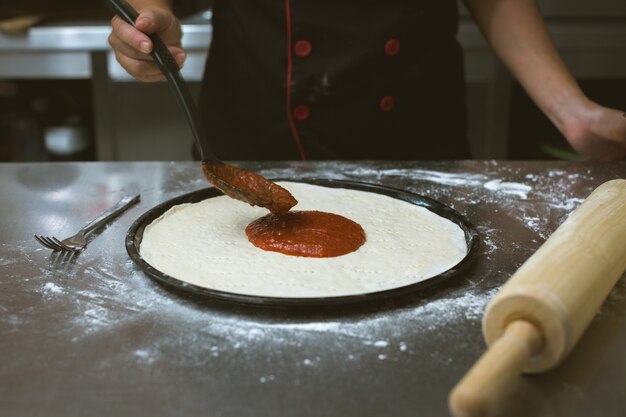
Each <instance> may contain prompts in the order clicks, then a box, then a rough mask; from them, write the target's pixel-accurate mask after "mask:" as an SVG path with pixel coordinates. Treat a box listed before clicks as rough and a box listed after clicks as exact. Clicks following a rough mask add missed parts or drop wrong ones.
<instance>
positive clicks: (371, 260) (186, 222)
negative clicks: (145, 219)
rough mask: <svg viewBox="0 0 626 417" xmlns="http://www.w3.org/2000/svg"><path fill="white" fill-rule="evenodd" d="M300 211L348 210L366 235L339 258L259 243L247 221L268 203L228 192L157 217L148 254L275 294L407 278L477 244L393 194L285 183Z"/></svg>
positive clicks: (228, 288)
mask: <svg viewBox="0 0 626 417" xmlns="http://www.w3.org/2000/svg"><path fill="white" fill-rule="evenodd" d="M279 184H280V185H281V186H283V187H285V188H286V189H288V190H289V191H290V192H291V193H292V194H293V195H294V197H295V198H296V199H297V200H298V202H299V203H298V205H297V206H296V207H295V208H294V209H297V210H320V211H327V212H331V213H336V214H340V215H342V216H345V217H347V218H349V219H351V220H354V221H355V222H357V223H359V224H360V225H361V226H362V227H363V229H364V230H365V234H366V238H367V240H366V242H365V244H363V246H361V247H360V248H359V249H358V250H357V251H355V252H352V253H349V254H347V255H343V256H338V257H336V258H305V257H296V256H289V255H284V254H281V253H277V252H268V251H264V250H261V249H259V248H257V247H255V246H254V245H252V244H251V243H250V242H249V241H248V240H247V237H246V234H245V231H244V230H245V228H246V226H247V225H248V224H249V223H250V222H251V221H253V220H255V219H257V218H259V217H261V216H263V215H265V214H267V210H265V209H262V208H258V207H251V206H249V205H247V204H245V203H242V202H240V201H236V200H233V199H232V198H229V197H226V196H219V197H214V198H209V199H207V200H204V201H201V202H199V203H194V204H181V205H178V206H175V207H172V208H171V209H170V210H168V211H167V212H166V213H164V214H163V215H162V216H161V217H159V218H158V219H156V220H154V221H153V222H152V223H151V224H149V225H148V226H147V227H146V229H145V231H144V234H143V239H142V241H141V246H140V253H141V255H142V256H143V258H144V259H145V260H146V261H147V262H148V263H149V264H150V265H152V266H153V267H155V268H156V269H158V270H160V271H161V272H164V273H166V274H168V275H170V276H172V277H174V278H177V279H179V280H181V281H185V282H188V283H191V284H194V285H197V286H201V287H206V288H210V289H214V290H219V291H225V292H231V293H237V294H246V295H256V296H266V297H289V298H311V297H334V296H346V295H354V294H363V293H371V292H376V291H382V290H387V289H392V288H398V287H403V286H406V285H409V284H413V283H417V282H419V281H423V280H425V279H427V278H430V277H432V276H435V275H438V274H440V273H441V272H444V271H446V270H448V269H450V268H451V267H453V266H454V265H456V264H457V263H458V262H460V261H461V260H462V259H463V258H464V257H465V255H466V253H467V250H468V249H467V245H466V242H465V235H464V232H463V230H462V229H461V228H460V227H459V226H457V225H456V224H455V223H453V222H451V221H450V220H448V219H445V218H443V217H440V216H438V215H436V214H434V213H433V212H431V211H429V210H427V209H425V208H423V207H419V206H416V205H414V204H410V203H407V202H405V201H401V200H397V199H394V198H391V197H388V196H384V195H380V194H376V193H370V192H365V191H357V190H350V189H339V188H328V187H321V186H316V185H310V184H304V183H295V182H281V183H279Z"/></svg>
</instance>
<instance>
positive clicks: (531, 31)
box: [464, 0, 587, 130]
mask: <svg viewBox="0 0 626 417" xmlns="http://www.w3.org/2000/svg"><path fill="white" fill-rule="evenodd" d="M464 1H465V4H466V6H467V7H468V9H469V10H470V12H471V13H472V16H473V17H474V19H475V20H476V23H477V24H478V26H479V27H480V29H481V31H482V33H483V35H484V36H485V38H486V39H487V41H488V42H489V44H490V45H491V47H492V48H493V50H494V52H495V53H496V54H497V55H498V57H499V58H500V59H501V60H502V62H503V63H504V64H505V65H506V66H507V67H508V68H509V70H510V71H511V72H512V73H513V75H514V76H515V77H516V78H517V80H518V81H519V82H520V84H521V85H522V86H523V87H524V89H525V90H526V92H527V93H528V94H529V96H530V97H531V98H532V99H533V100H534V101H535V103H536V104H537V105H538V106H539V107H540V108H541V110H542V111H543V112H544V113H545V114H546V116H548V117H549V118H550V119H551V120H552V122H553V123H554V124H555V125H556V126H557V127H558V128H559V129H561V130H562V129H563V127H564V126H565V125H566V124H567V121H568V120H567V119H568V118H569V117H573V116H572V114H573V112H572V111H570V110H571V106H572V105H580V104H581V103H584V102H585V101H586V100H587V99H586V96H585V95H584V94H583V92H582V91H581V89H580V87H579V86H578V84H577V83H576V80H575V79H574V77H573V76H572V75H571V73H570V72H569V71H568V69H567V68H566V67H565V64H564V63H563V61H562V59H561V58H560V57H559V55H558V52H557V50H556V48H555V46H554V43H553V42H552V39H551V38H550V35H549V34H548V31H547V29H546V26H545V23H544V21H543V18H542V16H541V14H540V12H539V9H538V7H537V4H536V2H535V1H534V0H464Z"/></svg>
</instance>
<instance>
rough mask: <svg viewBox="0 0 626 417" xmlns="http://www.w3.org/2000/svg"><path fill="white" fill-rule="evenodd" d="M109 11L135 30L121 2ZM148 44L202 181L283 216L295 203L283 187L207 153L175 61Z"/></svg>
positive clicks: (114, 0)
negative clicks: (191, 143)
mask: <svg viewBox="0 0 626 417" xmlns="http://www.w3.org/2000/svg"><path fill="white" fill-rule="evenodd" d="M107 1H108V4H109V6H110V7H111V8H112V9H113V11H114V12H115V13H116V14H117V15H118V16H119V17H121V18H122V19H124V20H125V21H126V22H128V23H130V24H131V25H133V26H135V21H136V20H137V17H138V16H139V13H137V11H136V10H135V9H134V8H133V7H132V6H131V5H130V4H128V3H127V2H126V1H125V0H107ZM147 35H148V37H149V38H150V40H151V41H152V45H153V48H152V52H150V55H151V56H152V58H153V59H154V62H155V63H156V64H157V66H158V67H159V69H160V70H161V72H162V73H163V75H164V76H165V78H166V79H167V80H168V81H169V85H170V86H171V87H172V88H173V90H174V92H175V93H176V97H177V98H178V102H179V104H180V106H181V107H182V109H183V111H184V113H185V116H186V117H187V121H188V122H189V126H190V127H191V131H192V133H193V136H194V138H195V144H196V148H197V149H198V152H199V153H200V159H201V160H202V172H203V173H204V176H205V178H206V179H207V180H208V181H209V182H210V183H211V184H213V185H214V186H215V187H217V188H219V189H220V190H221V191H223V192H224V194H226V195H228V196H230V197H232V198H235V199H238V200H241V201H245V202H246V203H249V204H250V205H253V206H260V207H265V208H267V209H268V210H270V211H272V212H276V213H284V212H287V211H289V209H290V208H291V207H293V206H295V205H296V204H297V203H298V202H297V200H296V199H295V198H294V197H293V196H292V195H291V194H290V193H289V191H287V190H286V189H284V188H283V187H281V186H279V185H277V184H275V183H273V182H271V181H269V180H268V179H266V178H264V177H262V176H261V175H259V174H255V173H254V172H250V171H246V170H243V169H241V168H237V167H235V166H233V165H229V164H226V163H224V162H222V161H221V160H220V159H219V158H218V157H217V156H216V155H215V153H214V152H213V150H212V149H211V146H210V143H209V139H208V137H207V135H206V132H205V129H204V124H203V122H202V118H201V117H200V115H199V112H198V108H197V107H196V104H195V101H194V99H193V97H192V95H191V92H190V91H189V88H188V86H187V83H186V82H185V80H184V79H183V77H182V76H181V74H180V70H179V68H178V64H177V63H176V60H175V59H174V57H173V56H172V54H171V53H170V51H169V50H168V49H167V46H165V44H164V43H163V42H162V41H161V39H159V37H158V36H156V35H151V34H147Z"/></svg>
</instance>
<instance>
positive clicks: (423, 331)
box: [0, 161, 626, 417]
mask: <svg viewBox="0 0 626 417" xmlns="http://www.w3.org/2000/svg"><path fill="white" fill-rule="evenodd" d="M242 166H243V167H245V168H248V169H253V170H259V172H260V173H261V174H263V175H265V176H268V177H270V178H294V179H297V178H334V179H350V180H359V181H366V182H372V183H376V184H383V185H388V186H393V187H399V188H404V189H407V190H410V191H413V192H416V193H418V194H422V195H426V196H429V197H432V198H434V199H437V200H439V201H440V202H442V203H444V204H446V205H449V206H451V207H453V208H454V209H456V210H457V211H459V212H460V213H461V214H463V215H464V216H466V218H467V219H469V220H470V221H471V222H472V223H473V224H474V225H475V226H476V227H477V229H478V231H479V233H480V239H481V245H480V248H479V255H478V257H477V259H476V261H475V263H474V265H473V268H472V269H471V270H470V271H469V272H467V273H465V274H464V275H462V276H460V277H458V278H456V279H454V280H451V281H450V282H449V283H448V284H446V285H445V286H440V287H436V288H432V289H429V290H427V291H424V292H420V293H417V294H415V295H414V296H411V297H408V298H403V299H401V300H388V301H384V302H381V303H379V304H377V305H374V306H369V307H367V308H364V307H359V308H356V307H355V308H350V309H345V310H327V311H326V310H319V311H307V312H296V311H264V310H258V309H246V308H242V307H237V306H229V305H221V304H215V303H212V302H207V301H204V302H202V301H199V300H195V299H193V300H192V299H187V298H186V297H183V296H181V295H180V294H175V293H173V292H171V291H169V290H168V289H167V288H165V287H162V286H160V285H158V284H157V283H156V282H155V281H153V280H152V279H150V278H149V277H147V276H146V275H144V274H143V273H142V272H141V271H140V270H138V268H137V267H136V266H135V265H134V264H133V263H132V262H131V261H130V260H129V258H128V256H127V254H126V251H125V248H124V238H125V235H126V232H127V230H128V228H129V226H130V225H131V223H132V222H133V221H134V220H135V219H136V218H137V217H139V216H140V215H141V214H142V213H144V212H145V211H147V210H149V209H150V208H152V207H154V206H155V205H157V204H158V203H161V202H163V201H166V200H168V199H170V198H173V197H175V196H178V195H180V194H183V193H187V192H190V191H194V190H197V189H200V188H204V187H206V186H207V184H206V183H205V181H204V180H203V178H202V174H201V170H200V167H199V164H198V163H195V162H194V163H192V162H182V163H180V162H179V163H169V162H135V163H49V164H48V163H46V164H0V197H1V198H2V206H1V209H0V210H1V212H0V231H1V233H2V241H1V243H0V273H1V275H0V276H1V278H0V415H3V416H13V417H17V416H43V415H45V416H65V417H68V416H85V415H89V416H136V415H151V416H154V417H157V416H166V415H167V416H172V415H181V416H200V415H212V416H237V417H242V416H255V417H261V416H273V417H275V416H299V417H312V416H358V417H367V416H376V417H379V416H394V417H400V416H446V415H448V411H447V406H446V398H447V395H448V393H449V391H450V389H451V388H452V387H453V386H454V385H455V383H456V382H457V381H458V380H459V379H460V378H461V377H462V376H463V375H464V374H465V372H466V371H467V370H468V369H469V367H470V366H471V365H472V364H473V363H474V362H475V361H476V359H477V358H478V357H479V356H480V354H482V352H483V351H484V350H485V344H484V342H483V339H482V334H481V329H480V320H481V316H482V311H483V309H484V307H485V305H486V304H487V302H488V301H489V300H490V299H491V297H493V296H494V295H495V293H496V292H497V290H498V289H499V288H500V287H501V285H502V284H503V283H504V282H505V281H506V280H507V278H509V277H510V275H511V274H512V273H513V272H515V270H516V269H517V268H518V267H519V266H520V265H521V264H522V263H523V262H524V261H525V260H526V259H527V258H528V257H529V256H530V255H531V254H532V253H533V252H534V251H535V250H536V249H537V248H538V247H539V246H540V245H541V243H542V242H543V241H544V240H545V239H546V238H547V237H548V236H549V235H550V233H551V232H552V231H554V230H555V229H556V228H557V227H558V225H559V224H560V223H561V222H562V221H563V220H564V219H565V217H566V216H567V214H568V213H569V212H570V211H571V210H573V209H574V208H575V207H576V206H578V205H579V204H580V203H581V202H582V199H583V198H584V197H586V196H587V195H588V194H589V193H590V192H591V191H592V190H593V189H594V188H595V187H596V186H597V185H599V184H601V183H602V182H604V181H607V180H610V179H614V178H624V177H626V163H605V164H594V163H582V162H580V163H562V162H506V161H461V162H401V163H387V162H351V163H347V162H345V163H341V162H324V163H313V162H309V163H296V162H284V163H263V164H242ZM133 193H140V194H141V198H142V201H141V203H140V204H139V205H137V206H135V207H134V208H132V209H131V210H130V211H128V212H126V213H125V214H123V215H122V216H121V217H120V218H118V219H117V220H116V221H114V222H113V223H111V224H110V225H109V226H108V227H106V228H105V229H103V230H102V231H100V232H98V233H97V236H96V237H95V239H93V241H91V243H90V244H89V247H88V248H87V250H86V251H85V252H83V253H82V254H80V255H77V256H67V255H66V256H64V255H59V254H55V253H52V252H50V251H49V250H45V249H43V248H42V247H40V246H39V245H38V244H37V243H36V242H35V240H34V239H33V238H32V235H33V234H35V233H40V234H41V233H42V234H53V235H58V236H59V237H62V236H65V235H67V234H69V233H71V232H74V231H75V230H77V229H79V228H80V227H81V226H82V225H83V224H84V223H86V222H87V221H88V220H90V219H91V218H93V217H95V215H97V214H98V213H99V212H100V211H102V210H104V209H106V208H108V207H109V206H111V205H112V204H113V203H115V202H116V201H117V200H118V199H119V198H120V197H121V196H122V195H123V194H133ZM624 352H626V280H625V279H624V278H622V279H621V280H620V281H619V282H618V284H617V286H616V288H615V289H614V290H613V291H612V292H611V294H610V295H609V297H608V299H607V301H606V302H605V303H604V305H603V306H602V309H601V311H600V312H599V313H598V315H597V316H596V317H595V319H594V321H593V322H592V324H591V325H590V327H589V329H588V330H587V332H586V334H585V335H584V336H583V338H582V339H581V341H580V342H579V344H578V346H577V347H576V349H575V350H574V351H573V352H572V353H571V354H570V356H569V357H568V358H567V360H566V361H565V362H564V363H563V364H562V365H560V366H559V367H557V368H556V369H554V370H552V371H550V372H548V373H545V374H542V375H538V376H530V377H524V378H522V380H521V381H520V383H519V386H518V387H517V388H518V389H517V391H516V394H515V395H514V396H513V397H512V398H511V400H510V402H509V403H508V410H507V412H506V415H507V416H568V417H573V416H585V417H591V416H602V417H611V416H616V417H617V416H624V415H626V401H624V387H625V386H626V355H625V354H624Z"/></svg>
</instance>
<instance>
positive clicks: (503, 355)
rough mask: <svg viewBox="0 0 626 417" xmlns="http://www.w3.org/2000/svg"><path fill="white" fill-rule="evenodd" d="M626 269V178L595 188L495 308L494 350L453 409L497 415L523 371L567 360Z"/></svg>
mask: <svg viewBox="0 0 626 417" xmlns="http://www.w3.org/2000/svg"><path fill="white" fill-rule="evenodd" d="M625 269H626V180H613V181H609V182H606V183H604V184H602V185H601V186H599V187H598V188H597V189H596V190H594V192H593V193H591V195H590V196H589V197H588V198H587V199H586V200H585V201H584V202H583V204H581V205H580V207H578V208H577V209H576V210H574V211H573V212H572V213H571V214H570V215H569V217H568V218H567V220H566V221H565V222H564V223H563V224H562V225H561V226H560V227H559V228H558V229H557V230H556V231H555V232H554V233H553V234H552V236H550V238H549V239H548V240H547V241H546V242H545V243H544V244H543V245H542V246H541V247H540V248H539V249H538V250H537V252H535V253H534V254H533V255H532V256H531V257H530V258H529V259H528V260H527V261H526V262H525V263H524V264H523V265H522V266H521V267H520V268H519V270H517V272H516V273H515V274H514V275H513V276H512V277H511V279H510V280H509V282H507V283H506V285H504V287H502V289H501V290H500V291H499V292H498V294H497V295H496V296H495V297H494V299H493V300H492V301H491V302H490V303H489V305H488V306H487V309H486V310H485V314H484V316H483V334H484V336H485V339H486V341H487V344H488V345H489V348H488V350H487V351H486V352H485V353H484V354H483V356H482V357H481V358H480V359H479V360H478V362H476V364H475V365H474V366H473V367H472V369H470V371H469V372H468V373H467V374H466V375H465V377H464V378H463V379H462V380H461V381H460V382H459V383H458V385H457V386H456V387H455V388H454V389H453V390H452V392H451V393H450V397H449V399H448V400H449V401H448V403H449V404H448V405H449V407H450V411H451V412H452V413H453V414H454V415H455V416H457V417H475V416H486V415H490V414H492V413H493V412H495V411H497V410H496V408H497V404H499V403H500V402H501V401H502V400H503V397H504V398H506V395H507V393H508V392H510V391H509V390H510V389H511V387H512V386H513V385H514V383H515V382H516V381H517V379H518V378H519V376H520V375H521V373H522V372H526V373H539V372H543V371H546V370H548V369H550V368H552V367H554V366H556V365H557V364H558V363H560V362H561V360H563V358H564V357H565V356H566V355H567V354H568V353H569V352H570V351H571V350H572V348H573V347H574V346H575V344H576V342H577V341H578V340H579V339H580V337H581V336H582V334H583V332H584V330H585V329H586V328H587V325H588V324H589V323H590V322H591V319H592V318H593V317H594V315H595V313H596V312H597V311H598V309H599V308H600V305H601V304H602V302H603V301H604V299H605V298H606V296H607V295H608V293H609V292H610V291H611V289H612V288H613V286H614V285H615V283H616V282H617V280H618V279H619V278H620V277H621V276H622V274H623V273H624V270H625Z"/></svg>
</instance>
